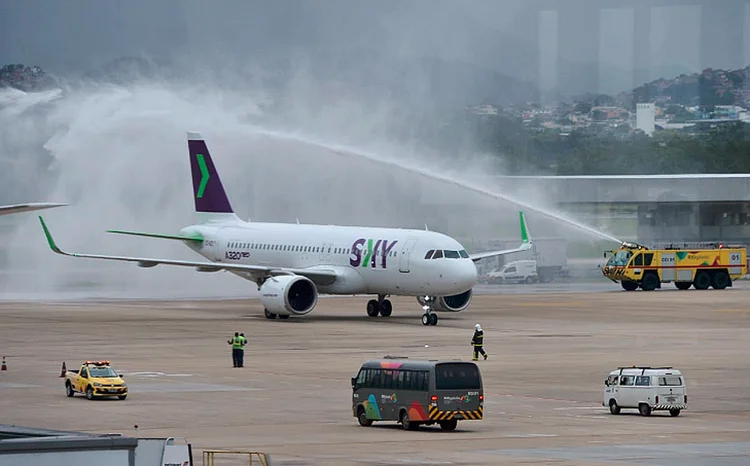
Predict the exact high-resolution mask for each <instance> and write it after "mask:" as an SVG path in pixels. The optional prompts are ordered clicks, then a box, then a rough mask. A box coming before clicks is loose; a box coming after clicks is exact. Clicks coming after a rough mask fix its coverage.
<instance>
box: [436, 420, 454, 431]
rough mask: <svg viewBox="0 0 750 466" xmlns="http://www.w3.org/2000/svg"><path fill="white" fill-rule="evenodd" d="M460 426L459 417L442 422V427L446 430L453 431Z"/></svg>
mask: <svg viewBox="0 0 750 466" xmlns="http://www.w3.org/2000/svg"><path fill="white" fill-rule="evenodd" d="M457 426H458V420H457V419H451V420H450V421H441V422H440V428H441V429H443V430H445V431H453V430H456V427H457Z"/></svg>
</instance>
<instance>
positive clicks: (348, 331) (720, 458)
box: [0, 287, 750, 466]
mask: <svg viewBox="0 0 750 466" xmlns="http://www.w3.org/2000/svg"><path fill="white" fill-rule="evenodd" d="M509 289H510V288H509ZM520 290H523V287H519V288H516V289H515V290H514V291H513V292H507V293H506V292H502V290H501V291H500V292H501V293H502V294H500V295H497V294H479V295H477V296H475V298H474V300H473V302H472V304H471V306H470V308H469V309H467V310H466V311H464V312H461V313H456V314H447V313H441V314H440V318H441V320H440V323H439V324H438V326H436V327H424V326H422V325H421V323H420V315H421V311H420V308H419V305H418V303H417V302H416V300H415V299H407V298H395V299H393V304H394V314H393V316H391V317H389V318H382V317H379V318H370V317H367V315H366V314H365V304H366V302H367V299H368V298H367V297H361V298H337V299H321V300H320V301H319V304H318V307H317V308H316V310H315V311H314V312H313V313H312V314H311V315H309V316H307V317H304V318H296V319H294V318H292V319H290V320H287V321H279V320H275V321H267V320H266V319H264V318H263V317H262V307H261V305H260V303H259V302H258V301H257V300H223V301H186V300H182V301H155V302H150V301H116V302H101V303H97V302H92V301H86V302H83V303H75V302H60V303H30V302H19V303H13V302H4V303H1V304H0V347H1V348H2V349H1V350H0V351H2V354H0V356H1V355H4V356H5V357H6V362H7V365H8V370H7V371H4V372H0V393H2V396H0V413H1V414H2V416H1V417H2V422H3V423H7V424H17V425H23V426H30V427H46V428H53V429H66V430H82V431H90V432H120V433H123V434H126V435H138V436H142V437H154V436H175V437H179V436H182V437H186V438H187V439H188V440H189V441H190V442H191V443H192V444H193V447H194V451H195V453H196V460H197V464H200V452H201V450H204V449H243V450H254V451H264V452H267V453H270V454H271V456H272V458H273V464H274V466H279V465H354V464H356V465H397V464H424V465H438V464H439V465H444V464H452V465H498V464H555V465H636V464H637V465H664V466H673V465H678V464H679V465H698V464H712V465H715V466H728V465H739V464H750V389H749V388H748V387H750V370H749V369H750V360H748V358H747V354H748V353H750V338H749V337H748V334H749V330H750V308H748V306H747V302H748V300H749V298H750V290H748V289H747V288H746V287H738V288H736V289H728V290H723V291H715V290H708V291H696V290H689V291H678V290H675V289H669V288H667V289H664V290H659V291H656V292H642V291H637V292H624V291H619V290H616V289H614V290H612V289H610V290H608V291H605V292H595V293H594V292H590V293H572V292H555V291H554V290H549V291H546V292H544V293H538V292H531V291H533V290H531V289H530V290H529V292H527V293H526V294H524V293H523V292H522V291H520ZM536 291H539V290H536ZM476 322H479V323H481V324H482V326H483V328H484V329H485V332H486V337H485V339H486V350H487V351H488V353H489V354H490V358H489V359H488V360H487V361H479V364H480V367H481V370H482V374H483V378H484V384H485V396H486V398H485V400H486V401H485V419H484V420H483V421H461V422H459V426H458V429H457V430H456V431H455V432H441V431H440V429H439V428H438V427H422V428H420V430H419V431H417V432H407V431H404V430H402V429H401V428H400V426H398V425H397V424H395V423H392V422H387V423H385V422H384V423H381V424H378V423H375V424H374V425H373V426H372V427H360V426H359V425H358V424H357V421H356V419H355V418H354V417H353V416H352V414H351V385H350V378H351V377H352V376H354V375H355V374H356V372H357V370H358V368H359V365H360V363H361V362H362V361H363V360H365V359H368V358H377V357H382V356H384V355H387V354H391V355H400V356H408V357H409V358H415V359H416V358H451V359H453V358H462V359H469V358H470V357H471V346H470V339H471V335H472V332H473V327H474V323H476ZM234 331H243V332H244V333H245V335H246V336H247V337H248V340H249V343H248V346H247V348H246V351H245V367H244V368H238V369H235V368H233V367H232V363H231V351H230V347H229V345H228V344H227V339H228V338H229V337H230V335H231V334H232V333H233V332H234ZM425 345H429V347H425ZM86 359H109V360H111V361H112V363H113V364H114V365H115V366H116V368H117V369H118V370H120V371H121V372H124V373H125V379H126V381H127V382H128V384H129V387H130V390H131V391H130V396H129V397H128V399H127V400H125V401H119V400H117V399H112V400H101V401H88V400H86V399H85V397H83V396H80V395H79V396H76V397H75V398H72V399H71V398H67V397H66V396H65V390H64V388H63V381H62V380H63V379H61V378H59V375H60V368H61V364H62V362H63V361H65V362H66V363H67V367H68V368H71V369H72V368H77V367H78V365H79V364H80V363H81V362H82V361H84V360H86ZM632 364H638V365H671V366H674V367H676V368H679V369H681V370H682V371H683V372H684V374H685V377H686V381H687V384H688V396H689V408H688V409H687V410H686V411H683V413H682V414H681V415H680V416H679V417H676V418H672V417H669V415H668V414H664V413H655V414H654V415H652V416H651V417H642V416H640V415H638V414H637V413H636V412H635V411H633V412H632V413H631V412H626V411H623V414H621V415H619V416H613V415H611V414H609V411H608V410H607V409H606V408H604V407H602V406H601V399H602V390H603V388H604V384H603V382H604V379H605V378H606V375H607V374H608V372H609V371H610V370H612V369H615V368H616V367H617V366H620V365H632ZM135 425H138V428H137V429H135V428H134V426H135ZM218 464H238V463H232V462H223V463H219V462H218V461H217V465H218ZM245 464H247V463H245Z"/></svg>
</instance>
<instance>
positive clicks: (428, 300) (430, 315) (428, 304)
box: [422, 296, 438, 325]
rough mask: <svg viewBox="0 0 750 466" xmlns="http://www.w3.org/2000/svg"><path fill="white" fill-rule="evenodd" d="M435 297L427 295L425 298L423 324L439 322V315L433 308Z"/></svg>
mask: <svg viewBox="0 0 750 466" xmlns="http://www.w3.org/2000/svg"><path fill="white" fill-rule="evenodd" d="M434 299H435V298H433V297H432V296H425V297H424V298H423V301H424V304H423V305H422V309H424V314H422V325H437V323H438V316H437V314H435V313H434V311H433V309H432V302H433V301H434Z"/></svg>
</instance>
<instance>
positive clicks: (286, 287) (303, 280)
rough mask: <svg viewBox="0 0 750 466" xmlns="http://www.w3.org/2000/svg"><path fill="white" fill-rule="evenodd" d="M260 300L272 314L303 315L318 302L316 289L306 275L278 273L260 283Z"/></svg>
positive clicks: (309, 311)
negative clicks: (278, 274)
mask: <svg viewBox="0 0 750 466" xmlns="http://www.w3.org/2000/svg"><path fill="white" fill-rule="evenodd" d="M260 302H261V303H262V304H263V306H264V307H265V308H266V309H267V310H268V312H270V313H272V314H278V315H287V316H288V315H295V316H304V315H306V314H309V313H311V312H312V310H313V309H315V305H316V304H318V289H317V288H316V287H315V284H314V283H313V282H312V281H311V280H310V279H309V278H307V277H303V276H301V275H280V276H276V277H272V278H269V279H268V280H266V281H265V282H264V283H263V285H261V287H260Z"/></svg>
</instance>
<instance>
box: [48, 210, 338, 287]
mask: <svg viewBox="0 0 750 466" xmlns="http://www.w3.org/2000/svg"><path fill="white" fill-rule="evenodd" d="M39 221H40V222H41V224H42V229H43V230H44V235H45V236H46V237H47V243H48V244H49V247H50V249H52V251H53V252H55V253H57V254H61V255H63V256H71V257H85V258H88V259H104V260H112V261H121V262H135V263H137V264H138V266H139V267H145V268H148V267H156V266H157V265H175V266H182V267H194V268H195V269H196V270H198V271H199V272H218V271H220V270H226V271H229V272H235V273H238V274H241V275H245V276H247V277H250V278H262V277H269V276H278V275H301V276H304V277H307V278H309V279H310V280H312V281H313V282H314V283H315V284H316V285H330V284H332V283H333V282H335V281H336V278H337V277H338V275H337V274H336V271H335V270H333V269H326V268H314V269H313V268H311V269H296V268H286V267H265V266H262V265H244V264H224V263H221V262H210V261H183V260H174V259H156V258H149V257H130V256H107V255H100V254H80V253H75V252H66V251H63V250H62V249H60V248H59V247H58V246H57V244H56V243H55V240H54V239H53V238H52V234H51V233H50V231H49V229H48V228H47V225H46V224H45V223H44V219H42V217H39Z"/></svg>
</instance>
